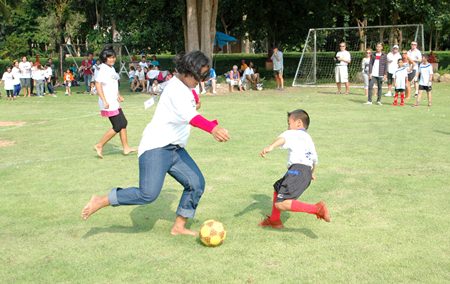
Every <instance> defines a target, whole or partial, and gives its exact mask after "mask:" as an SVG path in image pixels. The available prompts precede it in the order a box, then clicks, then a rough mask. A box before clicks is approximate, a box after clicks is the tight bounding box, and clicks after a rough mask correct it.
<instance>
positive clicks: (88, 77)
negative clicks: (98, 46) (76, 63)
mask: <svg viewBox="0 0 450 284" xmlns="http://www.w3.org/2000/svg"><path fill="white" fill-rule="evenodd" d="M93 59H94V55H93V54H92V53H91V52H89V54H88V56H87V57H86V58H85V59H84V60H83V61H82V62H81V70H82V72H83V78H84V85H85V86H86V93H90V87H91V81H92V74H93V72H92V66H94V62H93Z"/></svg>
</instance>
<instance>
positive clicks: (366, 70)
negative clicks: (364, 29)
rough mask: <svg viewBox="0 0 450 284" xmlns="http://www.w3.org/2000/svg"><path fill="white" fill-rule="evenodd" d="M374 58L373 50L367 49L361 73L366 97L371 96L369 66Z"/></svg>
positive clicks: (362, 61)
mask: <svg viewBox="0 0 450 284" xmlns="http://www.w3.org/2000/svg"><path fill="white" fill-rule="evenodd" d="M371 56H372V49H371V48H368V49H366V57H364V58H363V59H362V60H361V73H362V75H363V80H364V94H365V95H366V97H368V96H369V64H370V58H371Z"/></svg>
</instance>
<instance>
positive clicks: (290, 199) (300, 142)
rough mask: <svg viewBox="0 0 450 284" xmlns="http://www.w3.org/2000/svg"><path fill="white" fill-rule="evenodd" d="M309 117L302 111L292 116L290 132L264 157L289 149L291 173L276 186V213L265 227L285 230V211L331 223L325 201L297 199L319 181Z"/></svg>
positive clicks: (279, 137)
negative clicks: (316, 173) (315, 201)
mask: <svg viewBox="0 0 450 284" xmlns="http://www.w3.org/2000/svg"><path fill="white" fill-rule="evenodd" d="M309 121H310V120H309V115H308V113H307V112H306V111H304V110H302V109H297V110H294V111H292V112H289V113H288V130H287V131H285V132H283V133H282V134H281V135H280V136H278V138H277V139H276V140H275V141H274V142H273V143H272V144H271V145H269V146H267V147H266V148H264V149H263V150H262V151H261V153H260V155H261V157H263V158H264V157H265V155H266V154H267V153H269V152H271V151H272V150H273V149H275V148H277V147H281V148H283V149H288V150H289V156H288V171H287V173H286V174H285V175H284V177H282V178H281V179H279V180H278V181H276V182H275V184H274V185H273V187H274V190H275V192H274V194H273V206H272V214H271V215H270V216H268V217H267V219H265V220H264V221H262V222H261V223H259V226H261V227H272V228H274V229H281V228H283V227H284V226H283V223H282V222H281V220H280V215H281V211H292V212H306V213H309V214H315V215H316V216H317V218H319V219H323V220H325V221H326V222H330V214H329V213H328V209H327V206H326V205H325V203H324V202H323V201H320V202H319V203H316V204H308V203H303V202H300V201H298V200H296V199H297V198H299V197H300V195H302V193H303V192H304V191H305V190H306V189H307V188H308V186H309V184H310V183H311V180H313V179H315V176H314V169H315V167H316V165H317V162H318V158H317V153H316V148H315V146H314V142H313V141H312V139H311V136H309V134H308V133H307V132H306V130H307V129H308V126H309Z"/></svg>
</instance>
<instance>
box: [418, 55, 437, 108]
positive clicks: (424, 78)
mask: <svg viewBox="0 0 450 284" xmlns="http://www.w3.org/2000/svg"><path fill="white" fill-rule="evenodd" d="M419 76H420V79H419V94H418V95H417V98H416V103H415V104H414V105H413V106H415V107H417V106H419V102H420V98H421V96H422V92H423V91H426V92H427V97H428V106H429V107H430V106H431V82H432V81H433V66H432V65H431V64H430V63H428V56H427V55H424V56H423V57H422V63H421V64H420V65H419Z"/></svg>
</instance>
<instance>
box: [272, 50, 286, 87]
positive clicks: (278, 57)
mask: <svg viewBox="0 0 450 284" xmlns="http://www.w3.org/2000/svg"><path fill="white" fill-rule="evenodd" d="M271 59H272V62H273V71H274V75H275V80H276V81H277V90H280V91H283V90H284V79H283V69H284V65H283V52H281V51H280V50H278V47H274V49H273V54H272V57H271Z"/></svg>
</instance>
